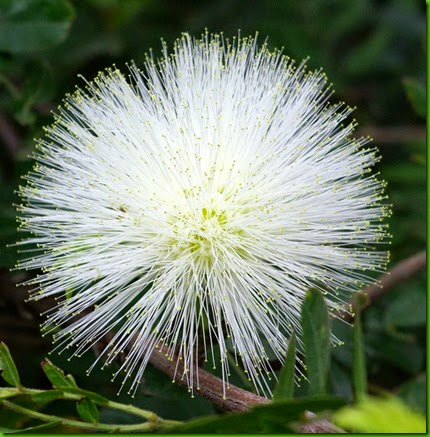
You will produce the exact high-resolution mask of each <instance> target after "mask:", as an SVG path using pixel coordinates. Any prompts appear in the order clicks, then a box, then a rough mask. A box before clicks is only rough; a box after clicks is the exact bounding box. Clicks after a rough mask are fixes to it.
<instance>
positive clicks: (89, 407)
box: [76, 398, 100, 423]
mask: <svg viewBox="0 0 430 437" xmlns="http://www.w3.org/2000/svg"><path fill="white" fill-rule="evenodd" d="M76 411H77V412H78V414H79V416H80V417H81V418H82V419H83V420H85V421H86V422H91V423H97V422H98V421H99V420H100V414H99V410H98V408H97V407H96V406H95V404H94V402H93V401H91V399H88V398H84V399H82V400H81V401H79V402H78V403H77V404H76Z"/></svg>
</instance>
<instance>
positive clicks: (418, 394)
mask: <svg viewBox="0 0 430 437" xmlns="http://www.w3.org/2000/svg"><path fill="white" fill-rule="evenodd" d="M426 392H427V391H426V375H425V374H422V375H419V376H418V377H417V378H414V379H412V380H409V381H407V382H406V383H405V384H403V385H402V386H400V387H399V388H398V390H397V396H398V397H400V398H401V399H403V400H404V401H405V402H406V403H407V404H408V405H409V406H410V407H412V408H413V409H414V410H417V411H420V412H421V413H425V412H426V411H427V410H426V407H427V396H426Z"/></svg>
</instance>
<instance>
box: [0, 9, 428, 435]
mask: <svg viewBox="0 0 430 437" xmlns="http://www.w3.org/2000/svg"><path fill="white" fill-rule="evenodd" d="M425 24H426V21H425V3H424V2H423V1H422V0H408V1H405V0H392V1H373V0H354V1H345V0H330V1H327V0H312V1H288V0H286V1H278V0H261V1H253V2H250V1H248V0H204V1H202V0H184V1H181V2H174V1H153V0H145V1H143V0H126V1H124V0H1V1H0V162H1V165H0V267H1V271H0V338H1V339H6V338H7V339H8V345H9V347H10V348H11V350H12V352H13V354H14V356H15V358H16V362H17V363H18V367H19V369H20V375H21V380H20V378H19V376H18V372H17V370H16V367H15V366H14V365H13V361H10V358H9V357H10V354H9V352H8V350H7V348H6V347H5V346H1V347H0V369H1V370H0V372H2V375H1V377H2V378H3V379H1V378H0V384H3V385H5V386H7V388H6V387H1V391H0V397H4V398H6V397H8V396H9V395H10V392H9V394H7V393H8V392H6V390H10V389H12V386H17V385H19V384H20V383H21V382H22V384H25V385H28V386H34V387H39V386H40V384H41V381H45V383H46V386H45V387H44V388H47V389H50V390H49V391H46V392H44V393H43V394H34V395H33V396H32V397H31V398H30V397H28V399H27V398H26V399H24V398H23V400H22V403H23V404H25V405H27V406H31V407H32V408H36V407H35V406H36V405H37V408H41V409H43V411H45V410H48V411H50V412H52V413H58V414H59V413H65V414H69V415H70V416H75V417H78V416H79V415H80V416H81V417H82V418H84V416H85V415H87V417H86V419H85V420H88V421H92V420H96V417H97V413H95V411H94V408H93V407H92V406H90V402H95V403H98V402H96V399H94V396H97V395H99V396H101V398H97V399H98V401H102V400H104V399H106V398H110V399H112V398H113V396H116V393H117V391H118V389H119V388H120V383H118V382H116V381H115V382H113V383H112V382H111V381H110V379H111V372H110V371H106V370H105V371H100V370H99V369H98V368H97V369H94V371H93V372H92V374H91V377H89V378H87V377H86V376H85V371H86V369H88V367H89V366H90V364H91V363H92V361H93V359H94V355H93V354H92V353H89V354H88V355H86V356H84V357H83V358H80V359H76V358H75V359H73V360H72V361H71V362H68V361H67V356H64V357H63V356H61V357H57V356H55V359H54V361H55V363H57V364H58V365H59V366H60V367H61V368H63V369H65V370H66V373H63V372H62V371H61V370H60V369H59V368H57V367H56V366H54V365H53V364H52V363H50V362H48V361H46V362H45V364H44V371H45V373H46V374H47V376H48V375H49V376H48V378H49V380H50V382H51V383H52V384H53V385H54V386H55V387H60V388H61V389H57V388H55V389H51V385H48V384H49V382H48V381H46V379H45V378H44V375H43V372H42V370H41V369H40V368H39V367H38V366H39V362H40V361H41V360H42V359H43V358H44V357H45V356H47V353H48V351H49V350H50V348H51V344H50V342H49V341H47V342H46V343H42V344H41V343H40V334H39V331H38V327H37V325H38V322H40V321H41V317H39V315H38V314H39V312H40V311H39V310H33V309H32V308H31V307H30V306H29V305H27V304H25V303H24V302H21V301H19V302H17V301H16V300H15V296H16V295H17V294H16V291H17V290H16V289H15V286H14V284H15V283H16V282H19V281H22V280H25V279H29V278H30V277H31V276H30V275H31V274H30V273H26V272H20V273H18V272H16V271H14V272H9V269H10V268H11V267H13V266H14V265H15V263H16V261H17V259H18V258H19V256H22V255H19V254H18V253H17V247H14V246H10V245H11V244H13V243H15V242H16V241H17V240H20V239H21V238H23V237H24V235H23V234H22V233H18V232H17V230H16V227H17V223H16V218H15V217H16V211H15V206H14V204H17V203H19V202H20V200H19V199H18V197H17V195H16V193H15V191H16V190H17V188H18V185H19V183H22V181H21V179H20V178H21V176H22V175H24V174H26V173H27V172H28V170H29V169H30V168H31V166H32V165H33V161H32V160H31V159H29V158H28V156H29V155H30V154H31V153H32V152H33V150H34V142H33V138H35V137H40V136H41V135H42V134H43V132H42V129H41V128H42V126H44V125H46V124H49V123H51V122H52V115H51V111H53V110H54V111H55V110H56V107H57V106H58V105H59V104H60V103H61V99H62V98H63V96H64V95H65V93H67V92H71V91H73V90H74V87H75V85H76V84H78V85H79V86H83V82H82V81H81V80H80V79H78V78H77V77H76V75H77V74H78V73H81V74H83V75H84V76H85V77H86V78H87V79H91V78H92V77H94V76H95V75H96V74H97V72H98V71H99V70H101V69H103V68H105V67H107V66H110V65H111V64H112V63H114V62H115V63H116V64H117V66H118V67H119V68H120V69H121V70H123V71H124V72H126V67H125V65H124V63H125V62H127V61H130V60H131V59H134V60H135V61H136V63H137V64H138V65H139V64H141V62H142V61H143V59H144V53H145V52H146V51H147V50H148V49H149V48H150V47H152V48H153V49H154V54H155V55H156V56H158V55H159V54H160V47H161V46H160V38H161V37H163V38H164V39H165V40H166V41H167V42H168V43H171V42H172V41H173V40H174V39H175V38H176V37H177V36H179V34H180V32H182V31H190V32H191V33H193V34H195V35H198V34H200V33H201V32H202V31H203V30H204V28H205V27H208V28H209V30H210V31H224V32H225V34H226V35H227V36H232V35H236V34H237V30H238V28H240V29H241V32H242V34H243V35H246V34H249V33H251V34H253V33H255V31H257V30H258V31H259V33H260V36H261V40H263V39H264V38H265V37H266V36H268V37H269V40H268V43H269V46H270V47H284V52H285V53H286V54H287V55H289V56H290V57H292V58H294V59H296V60H297V61H300V60H301V59H303V58H305V57H308V56H309V58H310V59H309V61H308V64H309V67H310V68H319V67H322V68H323V69H324V70H325V71H326V73H327V75H328V78H329V81H330V82H333V84H334V88H335V90H336V93H335V95H334V96H333V97H332V101H333V102H334V101H337V100H343V101H345V102H346V103H347V104H349V105H351V106H357V110H356V112H355V113H354V117H355V118H356V119H357V121H358V123H359V128H360V129H361V130H360V132H359V135H361V134H363V135H367V133H368V132H370V129H371V128H373V127H376V128H377V131H378V132H379V135H376V134H375V135H374V137H375V143H376V144H377V145H378V146H379V147H380V152H381V155H382V161H381V163H380V165H379V167H378V169H377V170H379V171H381V177H382V178H384V179H385V180H386V181H387V182H388V187H387V194H388V196H389V200H388V202H390V203H392V204H393V216H392V218H391V219H390V231H391V233H392V234H393V242H392V246H391V254H392V261H393V263H396V262H397V261H400V260H401V259H403V258H405V257H406V256H409V255H411V254H413V253H415V252H417V251H419V250H422V249H423V248H424V247H425V245H426V215H427V210H426V197H425V187H426V167H425V165H426V144H425V141H424V138H423V136H422V134H419V130H420V129H421V131H423V129H424V127H425V126H424V118H423V117H424V116H425V114H426V105H425V97H426V92H425V86H426V84H425V56H426V55H425V48H424V46H425ZM411 127H412V129H410V128H411ZM390 128H397V129H400V131H399V132H400V135H399V137H398V138H399V139H398V140H396V139H395V138H394V139H393V136H392V135H391V138H390V135H389V134H387V132H388V130H389V129H390ZM387 129H388V130H387ZM405 132H412V133H411V134H409V136H408V135H406V136H405V135H403V134H404V133H405ZM417 132H418V133H417ZM312 296H313V295H312ZM314 299H319V298H314ZM320 303H321V301H320ZM314 304H315V302H314ZM307 305H309V300H307ZM425 307H426V276H425V274H424V273H422V274H420V275H418V276H416V277H414V278H412V279H411V280H409V281H408V282H406V283H404V284H401V285H399V286H397V287H395V288H394V289H393V290H392V291H391V292H390V293H389V294H387V295H386V296H385V297H384V298H383V299H381V300H380V301H379V302H377V303H375V304H373V305H372V306H371V307H370V308H369V309H366V310H365V311H363V313H362V315H361V325H362V333H363V339H364V343H365V344H364V349H363V350H362V356H364V355H365V356H366V358H367V365H366V368H367V386H368V390H369V391H372V390H376V391H378V390H381V389H382V390H385V391H390V392H393V393H396V394H398V395H399V396H400V397H402V398H403V399H404V400H405V401H406V402H408V403H409V404H410V405H411V406H412V407H414V408H416V409H421V410H422V411H424V409H425V400H426V399H425V351H426V342H425V340H426V339H425V331H424V327H425V321H426V319H425V316H426V314H425ZM316 308H317V309H310V310H309V311H310V313H309V317H307V322H306V326H305V337H306V338H308V340H309V332H313V334H311V336H312V335H315V336H319V338H320V339H319V340H318V341H317V342H316V344H315V347H314V349H313V352H312V346H311V343H310V342H309V341H307V343H306V341H305V343H306V344H307V348H308V349H309V347H310V348H311V353H310V356H307V357H305V358H304V357H303V355H302V350H303V349H302V348H301V345H300V343H299V342H297V350H296V353H297V359H296V360H293V354H288V355H287V357H286V364H285V366H284V368H283V369H281V370H280V373H279V374H278V378H279V380H280V382H279V384H278V386H277V388H276V391H275V395H276V398H277V399H279V400H280V399H288V398H290V396H291V394H292V392H293V388H294V397H295V399H296V401H292V402H297V399H302V398H304V397H306V396H307V395H308V393H309V392H311V393H317V392H320V393H322V392H325V393H329V394H334V395H336V396H338V397H340V398H342V399H344V400H345V401H347V402H350V401H352V399H353V388H352V385H353V377H352V375H353V369H354V336H353V330H352V328H351V326H348V325H346V324H344V323H342V322H339V321H336V320H334V321H333V328H334V331H335V334H336V335H337V336H338V338H340V339H341V340H342V341H344V342H345V345H344V346H342V347H336V348H334V349H331V362H330V365H329V357H328V354H329V350H330V348H331V347H330V348H329V347H327V348H326V349H324V350H323V348H322V347H321V345H320V341H323V342H324V344H325V345H327V336H326V334H324V335H322V332H325V329H326V328H323V331H318V329H320V328H318V329H317V330H315V326H314V325H315V323H314V322H313V321H315V320H317V319H319V322H318V323H320V322H322V323H323V324H325V323H326V320H325V316H322V312H321V308H322V307H321V306H319V307H318V305H316ZM318 308H319V310H318ZM306 311H308V310H306ZM313 311H316V315H313V313H312V312H313ZM311 313H312V314H311ZM318 314H319V316H318ZM316 316H318V317H316ZM23 320H24V322H23ZM29 320H34V323H33V324H31V323H30V322H28V323H27V321H29ZM311 321H312V323H311ZM317 325H318V324H317ZM28 326H31V328H29V327H28ZM11 332H12V333H13V335H11ZM360 332H361V331H360ZM36 338H37V340H35V339H36ZM311 338H312V337H311ZM315 338H317V337H315ZM356 340H357V337H356ZM356 343H357V341H356ZM305 347H306V345H305ZM355 347H357V346H355ZM1 351H2V352H1ZM320 353H322V355H320ZM65 355H66V354H65ZM355 356H356V355H355ZM301 359H303V360H304V361H305V363H306V364H307V367H308V369H307V372H308V375H309V379H310V381H311V383H308V382H306V381H302V382H301V386H300V387H299V386H294V384H293V382H292V372H293V367H292V362H293V361H296V363H299V362H300V360H301ZM115 366H116V367H115ZM37 368H39V372H37V371H36V370H35V369H37ZM356 368H357V367H356ZM116 370H117V364H113V366H112V372H114V371H116ZM209 370H210V371H212V370H211V369H209ZM301 370H303V371H304V373H306V371H305V370H304V369H301ZM239 372H240V369H239V371H238V373H235V369H233V370H232V376H231V381H232V382H233V383H234V384H236V385H239V386H241V387H242V388H245V389H247V390H250V386H249V385H247V384H246V383H245V382H243V379H241V374H240V373H239ZM68 373H72V374H73V375H74V376H75V378H76V382H75V381H74V379H73V378H72V377H71V376H70V375H68ZM66 375H67V376H66ZM242 376H243V375H242ZM362 378H363V374H362V373H361V380H362ZM273 379H274V378H273ZM3 381H4V382H3ZM274 382H275V381H273V386H272V387H274V386H275V384H274ZM78 386H79V387H86V388H87V389H88V391H85V390H83V389H80V388H78ZM355 387H357V381H356V382H355ZM281 388H282V389H281ZM65 390H67V391H68V392H70V394H80V395H82V397H83V398H85V400H84V401H81V404H80V405H83V406H81V407H79V409H80V411H79V410H78V412H77V411H76V406H75V403H70V405H64V404H62V405H61V406H58V405H57V404H58V403H60V401H58V400H57V399H58V398H59V397H61V396H62V393H63V392H64V391H65ZM360 390H361V391H363V390H362V389H360ZM89 393H91V395H90V394H89ZM91 396H92V397H91ZM9 399H10V398H8V400H9ZM115 399H118V401H121V402H131V403H133V404H135V405H138V406H140V407H141V408H147V409H150V410H152V411H155V412H156V413H157V414H159V415H161V416H162V417H165V418H169V419H178V420H192V419H193V418H196V417H200V416H208V415H210V414H215V413H216V410H215V408H214V407H213V406H212V405H211V404H210V403H209V402H208V401H206V400H205V399H203V398H201V397H199V396H196V398H194V399H191V398H190V396H189V394H188V393H187V391H186V390H184V389H183V388H182V387H179V386H178V385H177V384H172V383H171V382H170V380H169V379H168V378H166V377H165V375H163V374H162V373H161V372H159V371H157V370H156V369H154V368H152V367H151V366H149V367H148V369H147V371H146V372H145V374H144V377H143V390H142V392H138V393H137V395H136V398H134V399H131V398H130V397H129V396H128V395H127V393H126V390H125V391H124V392H121V394H120V395H119V396H118V398H116V397H115ZM280 402H285V401H280ZM303 402H307V400H303ZM101 403H102V402H101ZM99 404H100V403H99ZM326 408H327V409H330V408H335V407H334V406H332V407H328V406H327V407H326ZM257 411H258V410H257ZM277 412H278V413H279V411H277ZM246 414H248V413H246ZM249 414H250V413H249ZM260 414H261V415H260ZM268 414H269V413H268ZM283 414H284V413H283ZM259 415H260V416H259ZM278 415H279V416H281V417H283V415H282V414H278ZM251 416H252V421H253V422H252V421H251V423H254V424H255V423H256V421H257V419H256V417H257V416H258V417H260V419H261V421H260V419H258V424H257V425H256V428H255V429H252V430H251V431H250V432H253V431H256V430H257V429H260V430H262V431H267V430H269V429H270V430H271V431H272V432H276V431H284V432H287V431H288V429H289V428H288V427H289V426H290V425H289V424H287V421H284V422H282V423H280V422H279V421H278V419H277V418H273V423H272V422H271V420H272V419H270V420H268V419H267V416H266V413H264V414H263V413H255V414H254V413H252V415H251ZM269 416H270V414H269ZM289 417H290V416H289ZM135 419H136V418H134V417H132V416H130V415H128V414H126V413H125V412H121V411H111V410H108V409H106V408H104V407H101V408H100V421H101V422H105V423H107V422H110V423H135ZM199 420H202V421H203V422H200V425H199V424H198V423H197V424H195V426H206V428H204V429H206V430H208V431H209V432H214V431H215V430H216V429H224V428H223V427H224V426H227V427H228V430H229V431H233V429H234V428H235V427H236V429H239V428H240V427H241V425H240V424H241V423H242V424H243V422H241V420H244V419H237V422H236V416H233V418H231V416H227V417H226V418H221V419H219V420H220V421H219V422H218V419H217V418H216V417H215V418H213V417H212V418H211V419H199ZM205 421H206V422H205ZM211 421H212V422H211ZM224 421H225V422H224ZM18 423H19V426H21V427H22V428H26V427H29V430H30V431H34V432H37V431H38V430H39V428H35V427H33V423H30V422H29V421H28V420H27V421H25V420H23V418H22V416H20V415H19V414H17V413H14V412H11V411H9V410H4V409H3V408H2V407H0V424H1V426H2V427H3V428H0V431H3V432H6V430H5V429H6V428H9V429H14V428H16V426H17V424H18ZM210 423H212V424H213V425H210ZM270 423H272V425H271V424H270ZM226 424H227V425H226ZM55 425H56V424H55V423H54V424H48V425H42V428H40V431H41V432H42V431H43V427H46V426H48V427H49V426H53V428H52V429H51V428H50V429H49V430H47V432H49V431H52V432H55V431H58V432H61V431H63V429H62V428H59V427H58V426H55ZM187 426H194V425H191V422H190V423H189V424H188V425H187ZM211 426H212V427H211ZM243 426H246V425H243ZM240 430H241V431H243V429H240ZM68 432H70V430H68Z"/></svg>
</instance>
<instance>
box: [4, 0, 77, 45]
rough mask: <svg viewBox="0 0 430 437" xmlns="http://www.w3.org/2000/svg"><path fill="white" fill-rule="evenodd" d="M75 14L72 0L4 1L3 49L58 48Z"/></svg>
mask: <svg viewBox="0 0 430 437" xmlns="http://www.w3.org/2000/svg"><path fill="white" fill-rule="evenodd" d="M73 17H74V10H73V7H72V5H71V3H70V2H69V1H68V0H55V1H52V0H2V1H1V2H0V50H1V51H6V52H9V53H32V52H34V51H39V50H46V49H49V48H51V47H54V46H56V45H58V44H60V43H61V42H62V41H64V39H65V38H66V36H67V35H68V33H69V30H70V27H71V24H72V20H73Z"/></svg>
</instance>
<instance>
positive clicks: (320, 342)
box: [302, 289, 330, 394]
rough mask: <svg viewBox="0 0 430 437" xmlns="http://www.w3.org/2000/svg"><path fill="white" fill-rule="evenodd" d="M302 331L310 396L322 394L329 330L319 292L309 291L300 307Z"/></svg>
mask: <svg viewBox="0 0 430 437" xmlns="http://www.w3.org/2000/svg"><path fill="white" fill-rule="evenodd" d="M302 330H303V343H304V349H305V357H306V358H305V360H306V366H307V376H308V379H309V382H310V386H309V393H310V394H324V393H325V392H326V387H327V378H328V370H329V365H330V328H329V314H328V309H327V305H326V303H325V300H324V297H323V295H322V293H321V292H319V291H318V290H315V289H311V290H309V291H308V292H307V293H306V297H305V302H304V304H303V306H302Z"/></svg>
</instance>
